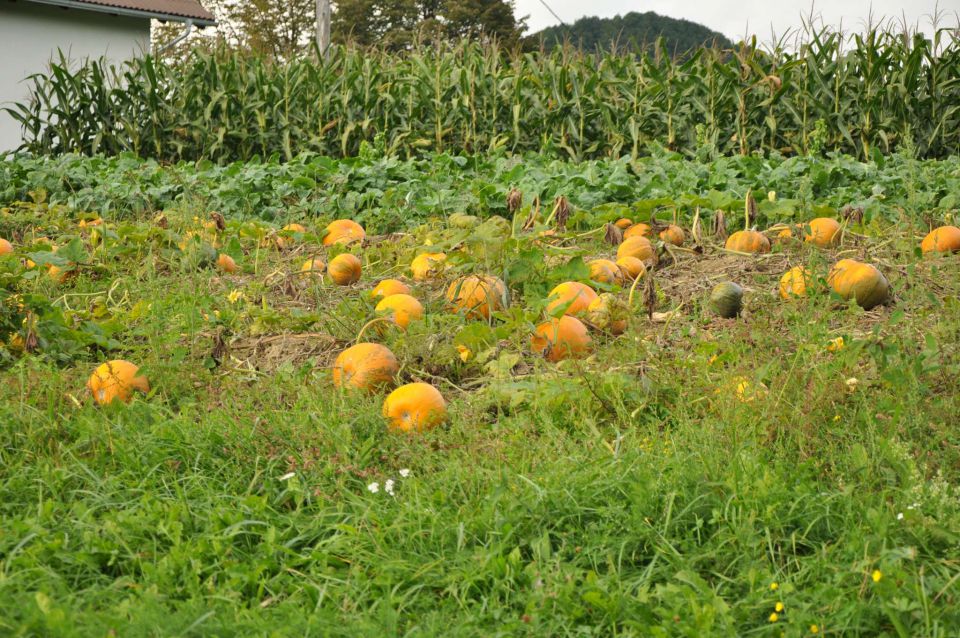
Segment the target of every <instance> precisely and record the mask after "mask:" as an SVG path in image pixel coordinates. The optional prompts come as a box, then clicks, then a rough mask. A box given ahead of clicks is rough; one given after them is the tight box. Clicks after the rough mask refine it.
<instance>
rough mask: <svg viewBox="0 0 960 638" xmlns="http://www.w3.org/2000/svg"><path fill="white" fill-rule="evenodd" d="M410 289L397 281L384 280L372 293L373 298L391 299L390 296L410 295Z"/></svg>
mask: <svg viewBox="0 0 960 638" xmlns="http://www.w3.org/2000/svg"><path fill="white" fill-rule="evenodd" d="M409 294H410V287H409V286H407V284H405V283H403V282H402V281H399V280H397V279H384V280H383V281H381V282H380V283H378V284H377V285H376V286H375V287H374V289H373V290H371V291H370V296H371V297H374V298H376V297H389V296H390V295H409Z"/></svg>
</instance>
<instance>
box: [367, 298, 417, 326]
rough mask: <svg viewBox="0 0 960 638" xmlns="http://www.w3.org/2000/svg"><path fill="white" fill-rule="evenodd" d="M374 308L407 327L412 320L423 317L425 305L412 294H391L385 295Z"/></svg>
mask: <svg viewBox="0 0 960 638" xmlns="http://www.w3.org/2000/svg"><path fill="white" fill-rule="evenodd" d="M374 310H375V311H376V312H377V313H378V314H384V315H388V316H389V317H390V319H391V320H392V321H393V323H395V324H397V325H398V326H400V327H401V328H404V329H405V328H406V327H407V326H408V325H410V322H411V321H415V320H418V319H422V318H423V305H422V304H421V303H420V302H419V301H417V300H416V299H415V298H414V297H411V296H410V295H404V294H399V295H390V296H389V297H384V298H383V299H381V300H380V303H378V304H377V307H376V308H374Z"/></svg>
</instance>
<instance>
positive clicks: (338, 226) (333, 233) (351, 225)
mask: <svg viewBox="0 0 960 638" xmlns="http://www.w3.org/2000/svg"><path fill="white" fill-rule="evenodd" d="M366 236H367V233H366V231H364V230H363V226H361V225H360V224H358V223H357V222H355V221H353V220H351V219H338V220H336V221H332V222H330V223H329V224H327V228H326V234H325V235H324V236H323V245H324V246H332V245H333V244H351V243H353V242H355V241H363V238H364V237H366Z"/></svg>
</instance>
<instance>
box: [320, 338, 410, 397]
mask: <svg viewBox="0 0 960 638" xmlns="http://www.w3.org/2000/svg"><path fill="white" fill-rule="evenodd" d="M399 371H400V366H399V365H398V364H397V358H396V357H395V356H393V353H392V352H390V348H388V347H386V346H382V345H380V344H379V343H358V344H357V345H355V346H351V347H349V348H347V349H346V350H344V351H343V352H341V353H340V354H339V356H337V359H336V361H334V362H333V385H335V386H336V387H338V388H349V389H359V390H367V391H373V390H377V389H379V388H381V387H383V386H385V385H388V384H389V383H391V382H392V381H393V378H394V377H395V376H396V375H397V372H399Z"/></svg>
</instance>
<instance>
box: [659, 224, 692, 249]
mask: <svg viewBox="0 0 960 638" xmlns="http://www.w3.org/2000/svg"><path fill="white" fill-rule="evenodd" d="M660 239H662V240H663V241H665V242H667V243H668V244H673V245H674V246H683V242H684V241H686V239H687V236H686V234H685V233H684V232H683V229H682V228H680V227H679V226H677V225H675V224H670V225H669V226H667V227H666V228H665V229H664V230H662V231H660Z"/></svg>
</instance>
